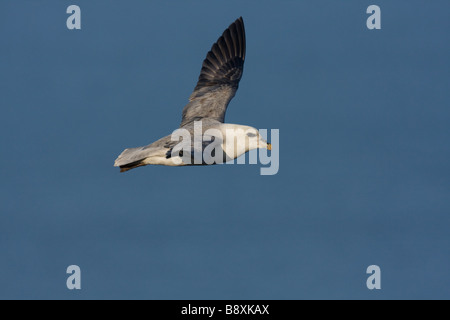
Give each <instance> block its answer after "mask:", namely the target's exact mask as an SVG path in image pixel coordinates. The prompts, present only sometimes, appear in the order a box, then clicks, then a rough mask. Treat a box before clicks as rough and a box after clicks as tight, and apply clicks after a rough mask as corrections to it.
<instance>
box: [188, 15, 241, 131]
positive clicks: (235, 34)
mask: <svg viewBox="0 0 450 320" xmlns="http://www.w3.org/2000/svg"><path fill="white" fill-rule="evenodd" d="M244 60H245V29H244V21H243V19H242V17H241V18H239V19H237V20H236V21H235V22H234V23H232V24H231V25H230V26H229V27H228V29H227V30H225V31H224V33H223V34H222V36H221V37H220V38H219V39H218V40H217V42H216V43H215V44H214V45H213V46H212V48H211V51H209V52H208V54H207V56H206V59H205V60H204V61H203V66H202V70H201V73H200V77H199V79H198V82H197V86H196V87H195V89H194V92H193V93H192V95H191V97H190V98H189V103H188V104H187V105H186V106H185V107H184V109H183V118H182V120H181V127H183V126H185V125H186V124H189V123H191V122H193V121H195V120H201V119H203V118H209V119H213V120H217V121H219V122H224V120H225V112H226V110H227V106H228V103H229V102H230V100H231V99H233V97H234V95H235V94H236V91H237V89H238V86H239V81H240V80H241V77H242V72H243V70H244Z"/></svg>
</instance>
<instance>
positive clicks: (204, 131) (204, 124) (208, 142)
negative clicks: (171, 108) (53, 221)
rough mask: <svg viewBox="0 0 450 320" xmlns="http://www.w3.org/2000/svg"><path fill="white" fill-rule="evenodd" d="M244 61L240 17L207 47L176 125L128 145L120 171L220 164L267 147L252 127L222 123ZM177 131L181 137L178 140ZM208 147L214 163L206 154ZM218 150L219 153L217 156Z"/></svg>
mask: <svg viewBox="0 0 450 320" xmlns="http://www.w3.org/2000/svg"><path fill="white" fill-rule="evenodd" d="M244 60H245V29H244V23H243V20H242V18H239V19H238V20H236V21H235V22H234V23H233V24H231V25H230V27H229V28H228V29H226V30H225V32H224V33H223V35H222V36H221V37H220V38H219V40H217V42H216V43H215V44H214V45H213V46H212V48H211V51H210V52H208V55H207V57H206V59H205V60H204V62H203V66H202V70H201V73H200V77H199V80H198V83H197V86H196V87H195V89H194V92H193V93H192V95H191V97H190V99H189V103H188V104H187V105H186V106H185V107H184V109H183V114H182V121H181V125H180V128H179V129H178V130H176V131H174V133H172V134H171V135H168V136H165V137H164V138H161V139H159V140H158V141H155V142H153V143H152V144H150V145H148V146H145V147H139V148H131V149H126V150H125V151H123V152H122V154H120V156H119V157H118V158H117V159H116V161H115V164H114V166H116V167H120V169H121V172H124V171H128V170H130V169H133V168H137V167H141V166H145V165H149V164H154V165H166V166H185V165H206V164H218V163H224V162H227V161H229V160H232V159H235V158H237V157H239V156H241V155H242V154H244V153H246V152H248V151H249V150H253V149H257V148H268V149H270V144H268V143H267V142H266V141H265V140H264V139H263V138H262V137H261V136H260V134H259V132H258V130H256V129H255V128H252V127H249V126H243V125H235V124H225V123H224V120H225V112H226V109H227V107H228V103H229V102H230V100H231V99H232V98H233V97H234V95H235V94H236V91H237V89H238V85H239V81H240V79H241V77H242V72H243V67H244ZM177 136H182V137H183V138H182V139H176V137H177ZM181 149H182V150H181ZM212 149H214V151H213V152H212V153H211V154H212V156H213V157H214V161H213V162H211V161H210V160H209V158H208V157H207V156H205V154H206V152H207V151H211V150H212ZM180 150H181V152H180ZM217 151H221V152H222V153H221V154H220V155H219V154H218V153H217ZM187 153H189V154H187ZM198 155H200V157H198ZM216 155H217V156H216Z"/></svg>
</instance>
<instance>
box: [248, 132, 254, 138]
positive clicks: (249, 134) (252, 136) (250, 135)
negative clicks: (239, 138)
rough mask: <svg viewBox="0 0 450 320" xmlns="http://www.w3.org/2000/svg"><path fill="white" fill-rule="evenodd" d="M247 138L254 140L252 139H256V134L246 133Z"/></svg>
mask: <svg viewBox="0 0 450 320" xmlns="http://www.w3.org/2000/svg"><path fill="white" fill-rule="evenodd" d="M247 136H248V137H249V138H254V137H256V134H255V133H253V132H249V133H247Z"/></svg>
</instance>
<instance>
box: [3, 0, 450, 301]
mask: <svg viewBox="0 0 450 320" xmlns="http://www.w3.org/2000/svg"><path fill="white" fill-rule="evenodd" d="M71 4H77V5H79V6H80V8H81V11H82V13H81V14H82V29H81V30H79V31H69V30H68V29H67V28H66V19H67V17H68V14H66V8H67V7H68V6H69V5H71ZM371 4H377V5H379V6H380V7H381V12H382V29H381V30H372V31H370V30H368V29H367V27H366V19H367V17H368V15H367V14H366V8H367V7H368V6H369V5H371ZM449 10H450V3H449V2H448V1H432V2H430V1H408V2H407V3H406V2H403V1H377V2H369V1H258V2H256V1H246V2H244V3H242V1H227V2H226V3H225V2H224V3H219V2H211V1H171V2H170V3H168V2H167V3H166V2H164V3H163V2H157V1H143V0H142V1H137V0H133V1H128V2H125V1H81V0H80V1H56V0H55V1H51V0H47V1H24V0H21V1H11V0H6V1H1V2H0V37H1V39H2V45H1V46H0V61H1V63H0V67H1V72H0V88H1V89H0V90H1V95H0V105H1V110H2V116H1V117H0V146H1V155H2V156H1V157H0V176H1V180H0V188H1V189H0V190H1V192H0V210H1V214H0V256H1V259H0V271H1V272H0V298H1V299H17V298H19V299H317V298H318V299H419V298H425V299H432V298H438V299H442V298H445V299H449V298H450V290H449V287H450V277H449V275H448V270H449V269H450V255H449V250H448V248H449V245H450V234H449V232H448V230H449V224H450V217H449V212H450V195H449V190H450V162H449V161H448V159H449V157H450V144H449V138H450V127H449V123H450V109H449V106H450V91H449V86H450V66H449V56H450V45H449V42H448V36H449V31H448V30H450V20H449V19H448V12H449ZM240 16H243V18H244V21H245V25H246V31H247V57H246V62H245V69H244V76H243V78H242V80H241V84H240V88H239V91H238V93H237V95H236V97H235V98H234V100H233V101H232V102H231V104H230V106H229V109H228V112H227V117H226V120H227V122H231V123H239V124H246V125H251V126H254V127H256V128H264V129H279V130H280V171H279V173H278V174H277V175H274V176H261V175H260V174H259V170H260V166H258V165H230V166H229V165H222V166H211V167H186V168H171V167H159V166H158V167H156V166H155V167H151V166H148V167H145V168H139V169H136V170H132V171H130V172H128V173H126V174H119V172H118V169H117V168H114V167H113V166H112V165H113V162H114V160H115V158H116V157H117V155H118V154H119V153H120V152H121V151H122V150H123V149H124V148H127V147H136V146H141V145H146V144H148V143H151V142H153V141H155V140H156V139H158V138H160V137H162V136H164V135H168V134H170V133H171V132H172V131H173V130H174V129H176V128H177V126H178V125H179V122H180V119H181V110H182V108H183V106H184V105H185V104H186V102H187V100H188V97H189V95H190V93H191V92H192V89H193V88H194V86H195V83H196V80H197V77H198V75H199V72H200V68H201V63H202V61H203V59H204V57H205V56H206V53H207V51H208V50H209V49H210V47H211V45H212V44H213V43H214V41H216V39H217V38H218V37H219V36H220V35H221V33H222V32H223V30H225V28H226V27H227V26H228V25H229V24H230V23H231V22H233V21H234V20H235V19H236V18H238V17H240ZM373 264H375V265H379V266H380V268H381V272H382V290H379V291H369V290H368V289H367V288H366V279H367V277H368V275H366V269H367V267H368V266H370V265H373ZM69 265H78V266H80V268H81V272H82V290H80V291H69V290H68V289H67V288H66V279H67V277H68V275H67V274H66V268H67V267H68V266H69Z"/></svg>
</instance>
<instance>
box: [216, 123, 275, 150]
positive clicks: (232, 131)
mask: <svg viewBox="0 0 450 320" xmlns="http://www.w3.org/2000/svg"><path fill="white" fill-rule="evenodd" d="M225 127H226V128H225V134H224V136H225V141H224V142H225V143H224V144H225V145H224V150H225V151H226V153H227V154H228V155H229V156H231V155H233V158H237V157H239V156H241V155H243V154H244V153H246V152H248V151H250V150H254V149H268V150H271V149H272V146H271V144H270V143H267V141H266V140H264V139H263V137H262V136H261V134H260V133H259V131H258V130H257V129H255V128H253V127H249V126H241V125H234V124H233V125H231V124H227V125H225Z"/></svg>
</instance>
